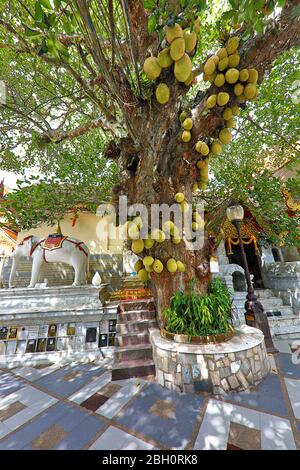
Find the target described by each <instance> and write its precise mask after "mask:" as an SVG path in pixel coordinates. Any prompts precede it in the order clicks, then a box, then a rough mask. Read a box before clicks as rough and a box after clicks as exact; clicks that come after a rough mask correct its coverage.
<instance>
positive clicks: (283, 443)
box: [260, 413, 296, 450]
mask: <svg viewBox="0 0 300 470" xmlns="http://www.w3.org/2000/svg"><path fill="white" fill-rule="evenodd" d="M260 416H261V424H260V426H261V448H262V450H295V449H296V445H295V440H294V436H293V432H292V428H291V424H290V422H289V421H288V420H287V419H284V418H278V417H277V416H272V415H269V414H267V413H260Z"/></svg>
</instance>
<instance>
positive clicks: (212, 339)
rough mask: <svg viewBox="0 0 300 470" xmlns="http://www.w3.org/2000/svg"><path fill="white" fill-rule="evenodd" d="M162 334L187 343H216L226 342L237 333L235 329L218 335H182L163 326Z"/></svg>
mask: <svg viewBox="0 0 300 470" xmlns="http://www.w3.org/2000/svg"><path fill="white" fill-rule="evenodd" d="M160 335H161V337H162V338H165V339H168V340H170V341H175V342H176V343H185V344H186V343H187V344H215V343H217V344H218V343H224V342H225V341H228V340H229V339H231V338H232V337H233V336H234V335H235V331H234V330H233V331H231V330H230V331H227V332H226V333H220V334H216V335H206V336H188V335H180V334H178V333H170V331H167V330H165V329H164V328H161V330H160Z"/></svg>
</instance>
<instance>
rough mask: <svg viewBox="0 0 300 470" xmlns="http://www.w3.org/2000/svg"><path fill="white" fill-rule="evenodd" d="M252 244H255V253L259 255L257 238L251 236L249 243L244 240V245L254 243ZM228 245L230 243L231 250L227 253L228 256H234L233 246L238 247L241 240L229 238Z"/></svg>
mask: <svg viewBox="0 0 300 470" xmlns="http://www.w3.org/2000/svg"><path fill="white" fill-rule="evenodd" d="M252 242H253V243H254V248H255V253H256V254H258V247H257V241H256V237H255V236H254V235H251V237H250V239H249V240H248V241H246V240H245V239H242V243H243V244H244V245H250V243H252ZM227 243H228V249H229V251H228V252H227V255H233V252H232V246H231V245H238V244H239V243H240V242H239V240H236V241H234V240H233V238H227Z"/></svg>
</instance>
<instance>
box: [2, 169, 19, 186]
mask: <svg viewBox="0 0 300 470" xmlns="http://www.w3.org/2000/svg"><path fill="white" fill-rule="evenodd" d="M3 178H4V184H5V186H6V187H7V188H9V189H14V188H16V187H17V185H16V181H17V179H18V178H20V175H17V174H16V173H13V172H12V171H3V170H0V181H2V180H3Z"/></svg>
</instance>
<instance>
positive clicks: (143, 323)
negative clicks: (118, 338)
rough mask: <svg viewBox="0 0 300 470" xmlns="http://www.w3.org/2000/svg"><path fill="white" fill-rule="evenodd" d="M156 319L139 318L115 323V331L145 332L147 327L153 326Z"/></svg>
mask: <svg viewBox="0 0 300 470" xmlns="http://www.w3.org/2000/svg"><path fill="white" fill-rule="evenodd" d="M155 326H156V320H140V321H139V322H132V323H117V333H118V334H121V335H126V334H127V333H147V332H148V329H149V328H155Z"/></svg>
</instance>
